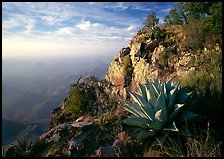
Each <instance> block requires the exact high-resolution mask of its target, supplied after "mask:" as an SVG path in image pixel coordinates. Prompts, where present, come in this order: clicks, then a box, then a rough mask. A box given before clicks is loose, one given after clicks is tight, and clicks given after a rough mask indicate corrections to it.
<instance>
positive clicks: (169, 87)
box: [166, 79, 174, 92]
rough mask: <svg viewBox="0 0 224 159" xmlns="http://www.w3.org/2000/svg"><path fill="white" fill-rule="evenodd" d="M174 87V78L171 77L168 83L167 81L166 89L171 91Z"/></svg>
mask: <svg viewBox="0 0 224 159" xmlns="http://www.w3.org/2000/svg"><path fill="white" fill-rule="evenodd" d="M173 88H174V87H173V86H172V79H170V80H169V81H168V82H167V83H166V90H167V92H170V91H171V90H172V89H173Z"/></svg>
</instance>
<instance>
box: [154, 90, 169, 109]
mask: <svg viewBox="0 0 224 159" xmlns="http://www.w3.org/2000/svg"><path fill="white" fill-rule="evenodd" d="M160 109H166V110H167V106H166V100H165V97H164V94H163V92H161V93H160V95H159V97H158V99H157V101H156V110H157V111H158V110H160Z"/></svg>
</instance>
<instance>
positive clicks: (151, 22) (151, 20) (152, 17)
mask: <svg viewBox="0 0 224 159" xmlns="http://www.w3.org/2000/svg"><path fill="white" fill-rule="evenodd" d="M158 22H159V19H158V18H157V17H156V14H155V13H154V12H152V13H150V14H149V15H148V16H147V18H146V20H145V21H144V27H145V28H146V27H153V26H155V25H156V24H158Z"/></svg>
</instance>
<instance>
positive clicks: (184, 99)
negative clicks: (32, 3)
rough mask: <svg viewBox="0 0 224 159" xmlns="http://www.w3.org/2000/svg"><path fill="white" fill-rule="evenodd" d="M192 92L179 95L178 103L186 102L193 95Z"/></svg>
mask: <svg viewBox="0 0 224 159" xmlns="http://www.w3.org/2000/svg"><path fill="white" fill-rule="evenodd" d="M191 93H192V92H190V93H183V94H181V95H179V96H178V98H177V103H181V104H182V103H185V102H186V100H187V98H188V97H189V96H190V95H191Z"/></svg>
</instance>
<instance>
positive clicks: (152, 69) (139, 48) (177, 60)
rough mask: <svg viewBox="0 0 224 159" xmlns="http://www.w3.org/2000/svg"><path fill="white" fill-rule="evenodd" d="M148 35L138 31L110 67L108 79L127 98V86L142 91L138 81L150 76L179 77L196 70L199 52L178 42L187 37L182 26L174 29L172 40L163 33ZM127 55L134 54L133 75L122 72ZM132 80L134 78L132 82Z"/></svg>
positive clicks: (115, 90)
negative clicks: (185, 48)
mask: <svg viewBox="0 0 224 159" xmlns="http://www.w3.org/2000/svg"><path fill="white" fill-rule="evenodd" d="M169 30H171V29H169ZM161 32H162V30H161ZM146 35H147V31H139V32H138V33H137V34H135V35H134V36H133V39H132V40H131V41H130V42H129V43H128V46H127V47H126V48H123V49H122V50H121V51H120V52H119V53H118V54H117V55H116V56H115V58H114V60H113V61H112V62H111V64H110V66H109V68H108V73H107V75H106V77H105V79H106V80H107V81H108V82H110V83H112V84H113V92H115V93H114V94H115V95H120V96H122V97H123V98H124V99H126V98H127V93H126V90H131V91H138V88H137V84H138V82H140V83H145V82H146V80H147V79H149V80H153V79H155V78H156V77H159V78H163V79H165V80H167V79H173V80H174V81H178V80H180V79H181V78H182V77H183V76H185V75H186V74H188V73H189V72H191V71H196V67H195V66H194V61H195V60H196V56H194V55H192V54H189V53H187V52H184V51H182V50H181V48H182V47H181V45H179V44H178V43H177V41H179V40H181V39H182V38H184V35H183V34H182V32H181V31H180V29H179V31H177V32H173V33H170V35H169V37H170V39H168V40H167V38H165V37H163V36H160V37H159V38H157V39H151V38H149V37H147V36H146ZM161 37H163V38H161ZM167 37H168V35H167ZM168 41H173V42H168ZM125 56H130V59H131V63H132V67H133V71H132V73H131V77H129V79H128V78H127V77H126V75H124V74H123V72H122V70H123V67H124V66H123V60H124V58H125ZM128 80H131V82H130V81H129V83H130V84H129V85H127V81H128Z"/></svg>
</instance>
